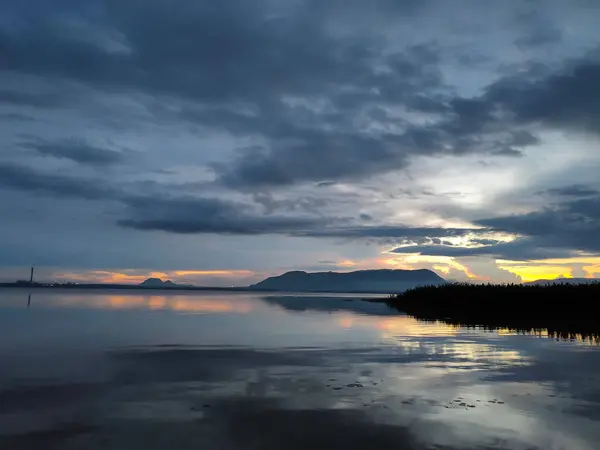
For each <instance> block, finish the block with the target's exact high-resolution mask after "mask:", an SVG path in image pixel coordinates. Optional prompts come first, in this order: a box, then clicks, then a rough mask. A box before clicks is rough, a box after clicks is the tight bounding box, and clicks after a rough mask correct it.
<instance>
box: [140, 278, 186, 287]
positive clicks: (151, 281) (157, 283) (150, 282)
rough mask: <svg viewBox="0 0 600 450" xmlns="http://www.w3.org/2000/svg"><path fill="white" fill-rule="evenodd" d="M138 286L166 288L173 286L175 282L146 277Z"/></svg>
mask: <svg viewBox="0 0 600 450" xmlns="http://www.w3.org/2000/svg"><path fill="white" fill-rule="evenodd" d="M138 286H142V287H155V288H166V287H175V286H177V285H176V284H175V283H173V282H172V281H171V280H167V281H163V280H161V279H160V278H148V279H147V280H144V281H142V282H141V283H140V284H139V285H138Z"/></svg>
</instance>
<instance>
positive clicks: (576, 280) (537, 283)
mask: <svg viewBox="0 0 600 450" xmlns="http://www.w3.org/2000/svg"><path fill="white" fill-rule="evenodd" d="M563 283H565V284H590V283H600V278H555V279H554V280H535V281H529V282H527V283H523V284H524V285H526V286H546V285H548V284H563Z"/></svg>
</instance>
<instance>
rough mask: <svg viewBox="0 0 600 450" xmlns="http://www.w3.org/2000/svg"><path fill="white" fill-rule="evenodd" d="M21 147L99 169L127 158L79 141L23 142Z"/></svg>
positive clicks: (116, 152)
mask: <svg viewBox="0 0 600 450" xmlns="http://www.w3.org/2000/svg"><path fill="white" fill-rule="evenodd" d="M21 146H22V147H25V148H28V149H31V150H34V151H36V152H37V153H39V154H40V155H42V156H49V157H54V158H59V159H68V160H71V161H74V162H76V163H79V164H84V165H90V166H98V167H106V166H110V165H113V164H117V163H119V162H122V161H123V160H124V158H125V154H124V153H122V152H118V151H115V150H110V149H107V148H100V147H96V146H94V145H91V144H89V143H87V142H85V141H81V140H77V139H69V140H63V141H52V142H48V141H32V142H23V143H21Z"/></svg>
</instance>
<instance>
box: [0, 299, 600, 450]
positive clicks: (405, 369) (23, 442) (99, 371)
mask: <svg viewBox="0 0 600 450" xmlns="http://www.w3.org/2000/svg"><path fill="white" fill-rule="evenodd" d="M364 297H365V296H364V295H361V296H359V297H352V296H348V295H338V296H335V295H326V296H317V295H310V296H306V295H300V294H298V295H296V296H291V295H285V296H282V295H272V294H271V295H267V294H258V293H257V294H246V293H214V292H201V293H198V292H192V293H182V292H174V293H169V292H164V291H148V292H145V291H144V292H140V291H74V290H64V291H63V290H33V291H32V292H31V298H30V300H28V298H29V291H27V290H19V289H3V290H0V336H1V337H0V448H1V449H5V448H6V449H16V450H18V449H37V448H43V449H54V448H56V449H67V450H69V449H88V448H89V449H123V450H125V449H127V450H129V449H131V448H136V449H137V448H140V449H162V448H169V447H171V448H177V449H188V448H189V449H192V448H194V449H197V448H204V449H305V448H311V449H320V448H323V449H325V448H327V449H331V448H347V449H359V448H360V449H362V448H365V449H385V448H394V449H426V448H434V449H492V448H494V449H498V448H506V449H545V450H548V449H569V450H571V449H581V450H585V449H597V448H600V348H599V347H598V346H597V345H593V343H590V342H584V341H570V342H565V341H556V340H554V339H549V338H546V337H544V336H543V333H541V334H540V335H537V336H532V335H519V334H514V333H510V332H508V331H502V330H501V331H494V332H488V331H484V330H479V329H464V328H457V327H452V326H448V325H444V324H440V323H421V322H418V321H416V320H414V319H412V318H410V317H407V316H404V315H399V314H398V313H396V312H394V311H392V310H390V309H388V307H387V306H386V305H384V304H381V303H371V302H366V301H362V300H360V298H364Z"/></svg>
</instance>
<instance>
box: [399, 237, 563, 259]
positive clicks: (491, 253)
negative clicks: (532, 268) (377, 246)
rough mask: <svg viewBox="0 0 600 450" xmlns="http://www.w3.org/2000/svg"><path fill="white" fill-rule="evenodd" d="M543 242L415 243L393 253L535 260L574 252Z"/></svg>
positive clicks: (561, 256) (526, 239)
mask: <svg viewBox="0 0 600 450" xmlns="http://www.w3.org/2000/svg"><path fill="white" fill-rule="evenodd" d="M541 244H543V242H539V241H536V240H535V239H531V238H521V239H518V240H516V241H513V242H504V243H497V242H496V243H493V244H490V245H486V246H482V247H470V248H469V247H459V246H449V245H415V246H410V247H399V248H396V249H394V250H392V252H393V253H401V254H420V255H424V256H451V257H455V258H463V257H468V256H486V257H491V258H499V259H508V260H517V261H523V260H535V259H545V258H565V257H568V256H571V254H572V252H570V251H568V250H566V249H564V248H551V247H540V245H541Z"/></svg>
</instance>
